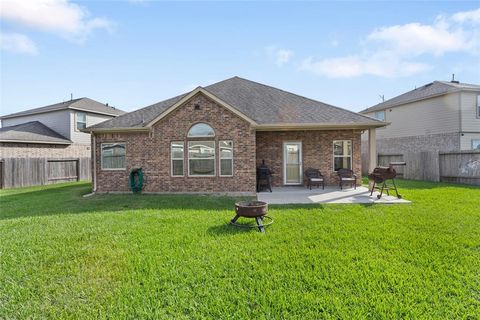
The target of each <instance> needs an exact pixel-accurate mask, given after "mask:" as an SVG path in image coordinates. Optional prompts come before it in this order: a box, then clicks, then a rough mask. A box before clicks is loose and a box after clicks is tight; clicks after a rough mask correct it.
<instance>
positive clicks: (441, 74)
mask: <svg viewBox="0 0 480 320" xmlns="http://www.w3.org/2000/svg"><path fill="white" fill-rule="evenodd" d="M452 73H454V74H455V79H456V80H459V81H461V82H466V83H475V84H479V83H480V1H465V2H464V1H441V2H435V1H424V2H413V1H401V2H400V1H399V2H395V1H374V2H362V1H354V2H353V1H352V2H347V1H337V2H325V1H317V2H314V1H310V2H299V1H295V2H286V1H281V2H274V1H264V2H255V1H242V2H230V1H229V2H220V1H216V2H200V1H194V2H184V1H182V2H165V1H148V0H130V1H127V0H125V1H74V0H22V1H18V0H1V1H0V115H4V114H9V113H13V112H17V111H21V110H25V109H29V108H34V107H41V106H45V105H48V104H53V103H57V102H61V101H64V100H69V99H70V95H71V94H72V95H73V98H79V97H89V98H92V99H94V100H97V101H100V102H102V103H109V105H113V106H116V107H118V108H120V109H123V110H126V111H131V110H135V109H138V108H142V107H145V106H147V105H150V104H153V103H156V102H159V101H162V100H164V99H167V98H170V97H173V96H175V95H178V94H181V93H184V92H187V91H190V90H192V89H194V88H195V87H197V86H207V85H209V84H212V83H214V82H217V81H221V80H223V79H227V78H230V77H233V76H239V77H243V78H247V79H250V80H253V81H257V82H260V83H264V84H268V85H271V86H274V87H277V88H280V89H283V90H286V91H290V92H294V93H296V94H299V95H303V96H306V97H309V98H312V99H316V100H319V101H322V102H325V103H329V104H333V105H336V106H339V107H343V108H346V109H349V110H352V111H360V110H362V109H364V108H366V107H369V106H372V105H375V104H377V103H379V102H381V101H382V100H381V99H382V98H381V96H384V98H385V99H389V98H392V97H394V96H396V95H399V94H401V93H404V92H406V91H409V90H412V89H414V88H415V87H416V86H421V85H424V84H427V83H429V82H432V81H434V80H445V81H449V80H451V77H452Z"/></svg>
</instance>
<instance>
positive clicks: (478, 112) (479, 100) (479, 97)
mask: <svg viewBox="0 0 480 320" xmlns="http://www.w3.org/2000/svg"><path fill="white" fill-rule="evenodd" d="M475 113H476V115H477V118H478V119H480V94H477V105H476V110H475Z"/></svg>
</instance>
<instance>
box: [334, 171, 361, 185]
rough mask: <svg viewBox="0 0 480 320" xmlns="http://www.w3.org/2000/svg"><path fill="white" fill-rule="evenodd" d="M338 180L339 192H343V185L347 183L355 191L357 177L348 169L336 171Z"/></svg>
mask: <svg viewBox="0 0 480 320" xmlns="http://www.w3.org/2000/svg"><path fill="white" fill-rule="evenodd" d="M337 174H338V179H339V180H340V190H343V184H344V183H347V184H350V185H353V187H354V188H355V189H357V175H356V174H354V173H353V171H352V170H350V169H345V168H342V169H338V171H337Z"/></svg>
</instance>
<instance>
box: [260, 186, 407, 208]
mask: <svg viewBox="0 0 480 320" xmlns="http://www.w3.org/2000/svg"><path fill="white" fill-rule="evenodd" d="M400 191H401V190H400ZM377 194H378V192H374V193H373V195H372V196H370V191H369V190H368V188H367V187H363V186H359V187H357V189H353V188H348V189H343V190H340V188H338V187H332V186H326V187H325V190H322V188H312V190H310V189H308V188H306V187H303V186H289V187H277V188H272V192H268V191H267V192H265V191H264V192H258V193H257V199H258V200H259V201H265V202H267V203H268V204H295V203H298V204H299V203H302V204H308V203H364V204H368V203H383V204H397V203H411V202H410V201H408V200H405V199H403V198H402V199H398V198H397V197H395V196H393V195H390V196H388V195H386V194H384V195H383V196H382V197H381V198H380V199H377Z"/></svg>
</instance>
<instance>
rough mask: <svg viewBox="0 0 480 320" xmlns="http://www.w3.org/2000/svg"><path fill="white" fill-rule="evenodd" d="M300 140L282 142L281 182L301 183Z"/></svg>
mask: <svg viewBox="0 0 480 320" xmlns="http://www.w3.org/2000/svg"><path fill="white" fill-rule="evenodd" d="M302 177H303V175H302V142H301V141H291V142H284V143H283V183H284V184H302V182H303V181H302V180H303V179H302Z"/></svg>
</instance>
